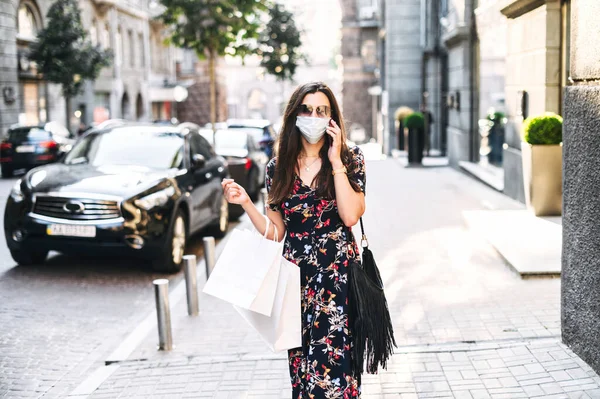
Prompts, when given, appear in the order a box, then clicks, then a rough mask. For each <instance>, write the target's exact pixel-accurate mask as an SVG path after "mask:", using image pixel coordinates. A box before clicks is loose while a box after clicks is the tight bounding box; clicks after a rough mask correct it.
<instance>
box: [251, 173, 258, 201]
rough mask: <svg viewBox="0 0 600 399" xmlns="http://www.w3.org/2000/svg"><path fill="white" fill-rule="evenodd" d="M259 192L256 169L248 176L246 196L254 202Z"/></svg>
mask: <svg viewBox="0 0 600 399" xmlns="http://www.w3.org/2000/svg"><path fill="white" fill-rule="evenodd" d="M259 191H260V190H259V184H258V172H257V171H256V169H252V170H251V171H250V174H248V195H249V196H250V199H251V200H252V201H256V200H257V199H258V192H259Z"/></svg>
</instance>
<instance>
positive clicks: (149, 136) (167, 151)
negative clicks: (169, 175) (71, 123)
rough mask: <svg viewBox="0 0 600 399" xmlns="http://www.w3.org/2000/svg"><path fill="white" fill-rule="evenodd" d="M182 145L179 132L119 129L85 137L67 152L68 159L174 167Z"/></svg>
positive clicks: (72, 162)
mask: <svg viewBox="0 0 600 399" xmlns="http://www.w3.org/2000/svg"><path fill="white" fill-rule="evenodd" d="M183 146H184V139H183V137H182V136H181V135H180V134H179V133H172V132H157V131H151V132H147V131H143V130H136V131H123V130H116V131H111V132H107V133H98V134H90V135H89V136H86V137H84V138H83V139H82V140H80V141H79V142H77V144H76V145H75V146H74V147H73V149H72V150H71V151H70V152H69V153H68V154H67V156H66V157H65V163H66V164H68V165H75V164H82V163H83V164H90V165H94V166H101V165H138V166H145V167H148V168H156V169H168V168H175V167H179V166H181V163H182V160H183Z"/></svg>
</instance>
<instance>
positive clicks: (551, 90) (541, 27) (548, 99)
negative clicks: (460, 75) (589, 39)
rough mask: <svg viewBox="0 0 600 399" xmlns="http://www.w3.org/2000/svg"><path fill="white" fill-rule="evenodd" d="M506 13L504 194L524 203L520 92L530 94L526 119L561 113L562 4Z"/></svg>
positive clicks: (550, 2) (550, 3)
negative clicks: (542, 114)
mask: <svg viewBox="0 0 600 399" xmlns="http://www.w3.org/2000/svg"><path fill="white" fill-rule="evenodd" d="M503 12H504V13H505V15H507V17H508V47H507V57H506V89H505V94H506V111H507V117H508V125H507V126H506V133H505V142H506V144H507V145H508V148H506V149H505V150H504V169H505V175H504V192H505V194H507V195H508V196H510V197H512V198H515V199H517V200H520V201H522V202H524V200H525V195H524V191H523V179H522V166H521V162H522V161H521V150H520V148H521V135H522V132H521V125H522V123H523V115H521V101H520V98H521V96H520V92H522V91H526V92H527V103H528V106H527V107H526V110H525V111H526V115H525V116H529V115H538V114H541V113H543V112H545V111H551V112H556V113H560V92H561V88H560V73H559V72H560V40H561V37H560V31H561V30H560V22H561V16H560V15H561V14H560V1H559V0H548V1H547V2H546V4H544V5H542V6H540V7H537V8H535V9H533V10H531V11H529V12H527V13H525V14H516V15H515V14H512V13H509V12H507V11H506V9H505V10H504V11H503Z"/></svg>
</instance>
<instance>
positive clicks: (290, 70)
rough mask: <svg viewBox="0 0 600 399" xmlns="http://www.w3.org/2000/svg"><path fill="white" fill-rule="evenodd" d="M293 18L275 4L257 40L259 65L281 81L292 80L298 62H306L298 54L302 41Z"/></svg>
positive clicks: (302, 56)
mask: <svg viewBox="0 0 600 399" xmlns="http://www.w3.org/2000/svg"><path fill="white" fill-rule="evenodd" d="M293 17H294V15H293V14H292V13H291V12H289V11H287V10H286V9H285V8H284V7H283V6H282V5H281V4H275V5H274V6H273V7H272V8H271V9H270V10H269V22H268V23H267V26H266V28H265V29H264V30H263V31H262V32H261V35H260V38H259V48H258V55H260V56H262V60H261V63H260V65H261V66H262V67H264V68H265V70H266V71H267V73H270V74H271V75H275V77H277V79H278V80H281V81H284V80H286V79H287V80H292V79H293V78H294V74H295V73H296V68H297V67H298V64H299V63H300V61H302V60H304V61H306V57H305V56H304V55H303V54H302V53H301V52H300V46H302V39H301V38H300V31H299V30H298V28H297V27H296V23H295V22H294V19H293Z"/></svg>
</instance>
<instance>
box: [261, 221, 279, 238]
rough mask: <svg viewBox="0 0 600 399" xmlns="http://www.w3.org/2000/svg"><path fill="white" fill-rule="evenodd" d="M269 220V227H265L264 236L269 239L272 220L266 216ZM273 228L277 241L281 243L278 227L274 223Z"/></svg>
mask: <svg viewBox="0 0 600 399" xmlns="http://www.w3.org/2000/svg"><path fill="white" fill-rule="evenodd" d="M264 216H265V219H266V220H267V226H266V227H265V233H264V234H263V237H264V238H267V234H269V227H270V225H271V219H269V217H268V216H267V215H264ZM273 228H274V229H275V241H277V242H279V233H278V232H277V225H276V224H275V223H273Z"/></svg>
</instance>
